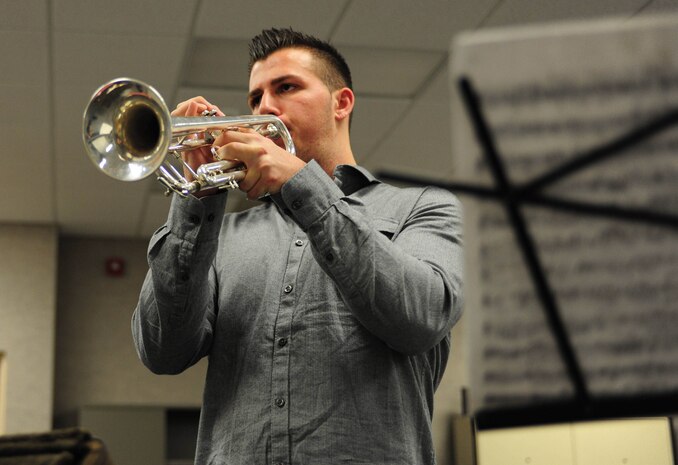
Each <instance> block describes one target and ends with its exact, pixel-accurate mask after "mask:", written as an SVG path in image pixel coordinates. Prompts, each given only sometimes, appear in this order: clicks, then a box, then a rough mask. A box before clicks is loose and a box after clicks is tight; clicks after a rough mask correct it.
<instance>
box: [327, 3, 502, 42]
mask: <svg viewBox="0 0 678 465" xmlns="http://www.w3.org/2000/svg"><path fill="white" fill-rule="evenodd" d="M495 1H496V0H474V1H465V2H458V1H456V2H453V1H451V0H421V1H417V2H413V1H411V0H370V1H354V2H351V4H350V5H349V8H348V10H347V11H346V14H345V15H344V16H343V17H342V20H341V23H340V24H339V26H338V27H337V29H336V32H335V33H334V35H333V37H332V40H333V41H334V42H335V43H336V44H338V45H361V46H370V47H379V48H402V49H407V50H412V49H426V50H438V51H447V49H448V48H449V45H450V41H451V40H452V37H453V36H454V35H455V34H456V33H457V32H459V31H461V30H465V29H473V28H475V27H476V26H477V25H478V24H479V23H480V21H481V20H482V18H483V17H485V15H486V14H487V12H488V11H489V9H490V8H491V7H492V5H493V4H494V3H495Z"/></svg>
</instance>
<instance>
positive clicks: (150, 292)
mask: <svg viewBox="0 0 678 465" xmlns="http://www.w3.org/2000/svg"><path fill="white" fill-rule="evenodd" d="M224 201H225V199H205V200H203V201H198V200H196V199H178V198H177V199H174V200H173V202H172V207H171V209H170V214H169V218H168V221H167V223H166V224H165V225H164V226H163V227H162V228H160V229H159V230H158V231H156V233H155V234H154V235H153V238H152V239H151V243H150V245H149V249H148V264H149V271H148V274H147V276H146V279H145V281H144V284H143V286H142V290H141V294H140V297H139V303H138V305H137V308H136V310H135V312H134V315H133V319H132V333H133V336H134V341H135V344H136V347H137V352H138V354H139V357H140V358H141V360H142V361H143V362H144V364H146V366H148V367H149V368H150V369H151V370H152V371H154V372H158V373H178V372H181V371H183V370H184V369H186V368H187V367H189V366H191V365H192V364H193V363H195V362H197V361H198V360H199V359H200V358H201V357H202V356H204V355H205V354H206V353H207V351H208V350H209V346H210V344H211V339H212V324H213V321H214V309H215V303H214V296H215V295H216V293H215V289H214V286H215V284H214V283H215V278H214V270H213V268H212V266H211V265H212V262H213V260H214V255H215V253H216V249H217V243H218V230H219V225H220V223H221V218H222V215H223V206H224V204H223V202H224Z"/></svg>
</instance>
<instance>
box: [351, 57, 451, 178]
mask: <svg viewBox="0 0 678 465" xmlns="http://www.w3.org/2000/svg"><path fill="white" fill-rule="evenodd" d="M447 82H448V73H447V68H446V67H444V68H442V69H441V70H440V71H439V72H438V74H437V75H436V77H435V79H434V80H433V81H432V82H431V83H430V85H429V88H430V89H432V90H431V92H430V94H433V95H436V94H439V93H440V90H439V89H441V88H443V87H444V86H446V85H447ZM450 128H451V122H450V102H449V100H445V99H442V98H441V99H438V100H433V99H431V98H429V95H428V92H425V93H424V94H422V97H420V98H419V99H417V101H415V102H414V103H413V104H412V106H411V107H410V108H409V110H408V111H407V113H406V114H404V115H403V117H402V118H401V119H400V121H399V122H398V123H397V124H396V125H395V126H394V127H393V130H392V131H391V132H390V133H389V135H388V137H387V138H386V139H384V140H383V142H382V143H381V144H380V145H379V147H377V148H376V150H375V151H374V152H373V154H372V155H371V156H370V157H369V158H368V159H366V160H364V164H365V166H367V167H368V168H369V169H371V170H372V171H373V172H375V173H378V172H380V171H385V170H388V171H394V172H398V173H403V174H409V175H413V176H422V177H427V178H431V179H436V180H441V179H449V178H450V176H451V174H452V173H453V171H454V162H453V159H452V140H451V137H450Z"/></svg>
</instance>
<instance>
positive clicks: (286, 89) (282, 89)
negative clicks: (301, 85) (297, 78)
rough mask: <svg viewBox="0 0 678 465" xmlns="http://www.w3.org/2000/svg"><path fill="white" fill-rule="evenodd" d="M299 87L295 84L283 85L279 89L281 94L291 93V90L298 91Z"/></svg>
mask: <svg viewBox="0 0 678 465" xmlns="http://www.w3.org/2000/svg"><path fill="white" fill-rule="evenodd" d="M296 87H297V86H295V85H294V84H281V85H280V87H278V91H279V92H289V91H290V90H294V89H296Z"/></svg>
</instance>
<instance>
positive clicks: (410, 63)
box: [341, 47, 445, 97]
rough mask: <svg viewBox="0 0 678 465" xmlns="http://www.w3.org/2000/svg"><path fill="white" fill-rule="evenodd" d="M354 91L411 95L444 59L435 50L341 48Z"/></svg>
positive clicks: (400, 95) (398, 95) (402, 95)
mask: <svg viewBox="0 0 678 465" xmlns="http://www.w3.org/2000/svg"><path fill="white" fill-rule="evenodd" d="M341 52H342V54H343V55H344V57H345V58H346V61H347V62H348V63H349V64H350V66H351V73H352V75H353V76H352V77H353V87H354V90H355V92H356V93H362V94H369V95H374V96H394V97H411V96H412V95H414V94H415V92H417V90H418V89H419V87H420V86H421V85H422V84H423V83H424V81H425V80H426V78H428V76H429V75H430V74H431V72H432V71H433V70H434V69H435V68H436V67H437V66H438V65H439V64H440V63H441V61H442V60H443V59H444V58H445V53H443V52H436V51H407V50H393V49H370V48H363V47H343V48H342V49H341Z"/></svg>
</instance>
